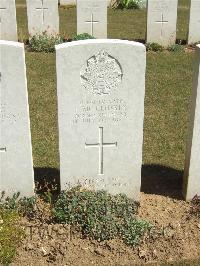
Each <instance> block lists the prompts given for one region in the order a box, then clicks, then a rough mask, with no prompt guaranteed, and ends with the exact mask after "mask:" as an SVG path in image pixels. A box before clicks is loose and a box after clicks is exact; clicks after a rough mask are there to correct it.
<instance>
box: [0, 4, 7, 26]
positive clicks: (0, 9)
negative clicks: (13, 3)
mask: <svg viewBox="0 0 200 266" xmlns="http://www.w3.org/2000/svg"><path fill="white" fill-rule="evenodd" d="M6 9H7V8H6V7H0V11H2V10H6ZM0 23H1V14H0Z"/></svg>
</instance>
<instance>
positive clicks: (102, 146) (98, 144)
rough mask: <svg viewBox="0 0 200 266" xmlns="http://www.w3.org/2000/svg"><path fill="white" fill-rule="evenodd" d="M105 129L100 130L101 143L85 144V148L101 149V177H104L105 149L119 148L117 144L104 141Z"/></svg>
mask: <svg viewBox="0 0 200 266" xmlns="http://www.w3.org/2000/svg"><path fill="white" fill-rule="evenodd" d="M103 137H104V136H103V127H100V128H99V142H98V143H92V144H88V143H85V148H99V175H103V170H104V169H103V153H104V147H117V142H112V143H108V142H107V143H106V142H104V140H103Z"/></svg>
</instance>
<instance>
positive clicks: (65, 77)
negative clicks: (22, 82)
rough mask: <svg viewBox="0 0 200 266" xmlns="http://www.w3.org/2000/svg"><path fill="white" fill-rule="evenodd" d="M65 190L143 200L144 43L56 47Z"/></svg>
mask: <svg viewBox="0 0 200 266" xmlns="http://www.w3.org/2000/svg"><path fill="white" fill-rule="evenodd" d="M56 65H57V93H58V117H59V147H60V170H61V189H66V188H68V187H72V186H75V185H77V184H82V185H83V186H89V187H91V188H94V189H98V190H99V189H104V190H107V191H109V192H110V193H113V194H116V193H125V194H126V195H128V196H129V197H131V198H133V199H135V200H139V193H140V183H141V165H142V143H143V118H144V95H145V68H146V48H145V46H144V45H143V44H140V43H136V42H131V41H122V40H102V39H100V40H85V41H77V42H71V43H68V44H61V45H58V46H56Z"/></svg>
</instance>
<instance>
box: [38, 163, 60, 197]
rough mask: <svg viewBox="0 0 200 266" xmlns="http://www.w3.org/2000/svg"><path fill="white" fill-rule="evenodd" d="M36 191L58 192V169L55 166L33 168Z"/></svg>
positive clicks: (39, 192)
mask: <svg viewBox="0 0 200 266" xmlns="http://www.w3.org/2000/svg"><path fill="white" fill-rule="evenodd" d="M34 179H35V187H36V193H37V194H41V193H44V192H51V193H52V194H58V193H59V192H60V170H59V169H56V168H48V167H47V168H46V167H44V168H34Z"/></svg>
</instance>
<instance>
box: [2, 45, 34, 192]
mask: <svg viewBox="0 0 200 266" xmlns="http://www.w3.org/2000/svg"><path fill="white" fill-rule="evenodd" d="M0 54H1V59H0V73H1V80H0V193H1V192H2V191H5V193H6V195H7V196H11V195H13V194H14V193H17V192H20V195H21V196H27V197H30V196H33V195H34V175H33V160H32V148H31V135H30V121H29V107H28V95H27V84H26V83H27V82H26V67H25V55H24V45H23V44H21V43H15V42H8V41H0Z"/></svg>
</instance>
